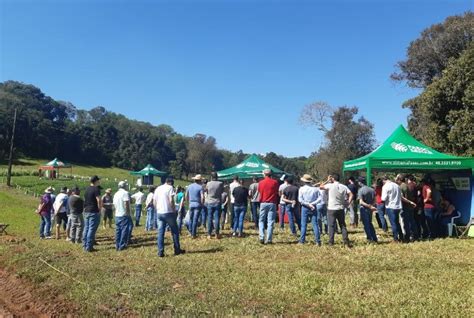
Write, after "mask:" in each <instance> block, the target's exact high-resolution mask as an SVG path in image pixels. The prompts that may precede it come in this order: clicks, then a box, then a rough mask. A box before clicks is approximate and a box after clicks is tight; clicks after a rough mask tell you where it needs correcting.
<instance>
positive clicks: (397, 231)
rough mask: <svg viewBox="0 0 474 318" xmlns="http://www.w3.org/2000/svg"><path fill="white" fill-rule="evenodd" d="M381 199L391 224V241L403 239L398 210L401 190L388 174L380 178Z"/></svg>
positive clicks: (400, 201)
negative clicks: (381, 185) (381, 183)
mask: <svg viewBox="0 0 474 318" xmlns="http://www.w3.org/2000/svg"><path fill="white" fill-rule="evenodd" d="M382 181H383V187H382V196H381V198H382V201H383V202H385V211H386V212H387V215H388V218H389V220H390V225H391V226H392V235H393V242H394V243H398V242H400V241H401V240H402V239H403V234H402V231H401V226H400V211H401V210H402V191H401V190H400V186H399V185H398V184H396V183H395V182H392V180H390V179H389V177H388V176H384V177H383V178H382Z"/></svg>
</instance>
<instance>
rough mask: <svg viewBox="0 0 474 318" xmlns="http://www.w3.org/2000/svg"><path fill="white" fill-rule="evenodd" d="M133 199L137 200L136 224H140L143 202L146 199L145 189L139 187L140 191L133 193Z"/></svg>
mask: <svg viewBox="0 0 474 318" xmlns="http://www.w3.org/2000/svg"><path fill="white" fill-rule="evenodd" d="M132 199H133V200H135V226H140V218H141V216H142V203H143V200H144V199H145V194H144V193H143V189H142V188H138V191H137V192H136V193H134V194H133V195H132Z"/></svg>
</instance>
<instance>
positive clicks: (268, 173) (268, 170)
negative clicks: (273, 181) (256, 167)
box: [263, 169, 272, 177]
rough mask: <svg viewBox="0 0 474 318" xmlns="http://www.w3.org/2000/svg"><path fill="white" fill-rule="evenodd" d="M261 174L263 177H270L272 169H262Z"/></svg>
mask: <svg viewBox="0 0 474 318" xmlns="http://www.w3.org/2000/svg"><path fill="white" fill-rule="evenodd" d="M263 176H264V177H271V176H272V170H270V169H265V170H263Z"/></svg>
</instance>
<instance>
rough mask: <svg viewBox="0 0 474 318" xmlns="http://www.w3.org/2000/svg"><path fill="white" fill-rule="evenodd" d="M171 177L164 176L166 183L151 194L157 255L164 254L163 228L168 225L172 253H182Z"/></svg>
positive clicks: (161, 255)
mask: <svg viewBox="0 0 474 318" xmlns="http://www.w3.org/2000/svg"><path fill="white" fill-rule="evenodd" d="M174 196H175V192H174V188H173V179H172V178H170V177H168V178H166V183H165V184H162V185H161V186H159V187H158V188H156V190H155V193H154V194H153V205H154V207H155V210H156V216H157V219H158V256H159V257H164V256H165V228H166V225H168V226H169V227H170V229H171V234H172V236H173V246H174V255H179V254H184V252H185V251H184V250H182V249H181V247H180V245H179V229H178V223H177V222H176V218H177V214H176V209H175V204H174Z"/></svg>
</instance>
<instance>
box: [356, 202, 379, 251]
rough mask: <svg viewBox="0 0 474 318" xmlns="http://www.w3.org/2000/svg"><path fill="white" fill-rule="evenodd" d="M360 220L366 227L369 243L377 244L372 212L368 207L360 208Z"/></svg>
mask: <svg viewBox="0 0 474 318" xmlns="http://www.w3.org/2000/svg"><path fill="white" fill-rule="evenodd" d="M360 219H361V221H362V224H363V225H364V231H365V235H366V236H367V240H368V241H372V242H377V235H376V234H375V229H374V225H373V224H372V210H371V209H368V208H366V207H363V206H361V207H360Z"/></svg>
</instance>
